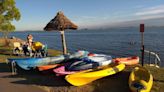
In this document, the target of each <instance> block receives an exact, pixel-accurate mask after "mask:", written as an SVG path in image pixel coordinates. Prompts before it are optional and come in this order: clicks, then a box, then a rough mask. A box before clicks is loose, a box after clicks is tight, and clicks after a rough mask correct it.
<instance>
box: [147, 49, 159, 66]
mask: <svg viewBox="0 0 164 92" xmlns="http://www.w3.org/2000/svg"><path fill="white" fill-rule="evenodd" d="M144 52H145V53H148V58H149V64H150V65H151V64H154V65H155V66H156V67H160V64H161V59H160V58H159V55H158V54H157V53H155V52H152V51H148V50H144ZM151 56H153V57H154V60H151V59H152V58H151Z"/></svg>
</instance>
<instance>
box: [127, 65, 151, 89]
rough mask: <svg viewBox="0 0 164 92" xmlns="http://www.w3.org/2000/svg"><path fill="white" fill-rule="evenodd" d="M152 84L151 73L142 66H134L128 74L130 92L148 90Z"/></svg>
mask: <svg viewBox="0 0 164 92" xmlns="http://www.w3.org/2000/svg"><path fill="white" fill-rule="evenodd" d="M152 85H153V76H152V74H151V73H150V72H149V71H148V70H147V69H146V68H144V67H135V68H134V70H133V71H132V72H131V74H130V76H129V87H130V89H131V91H132V92H150V90H151V88H152Z"/></svg>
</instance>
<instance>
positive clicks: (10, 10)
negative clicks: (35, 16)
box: [0, 0, 21, 38]
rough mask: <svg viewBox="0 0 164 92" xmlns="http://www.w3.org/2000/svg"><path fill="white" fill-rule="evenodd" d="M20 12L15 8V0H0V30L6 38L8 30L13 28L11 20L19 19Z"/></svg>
mask: <svg viewBox="0 0 164 92" xmlns="http://www.w3.org/2000/svg"><path fill="white" fill-rule="evenodd" d="M20 17H21V14H20V12H19V9H18V8H16V5H15V0H0V32H2V33H3V34H4V37H6V38H7V36H8V34H9V32H11V31H14V30H15V26H14V25H13V24H12V23H11V22H12V21H13V20H16V21H18V20H20Z"/></svg>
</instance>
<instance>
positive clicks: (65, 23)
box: [44, 11, 78, 31]
mask: <svg viewBox="0 0 164 92" xmlns="http://www.w3.org/2000/svg"><path fill="white" fill-rule="evenodd" d="M77 28H78V26H77V25H75V24H74V23H72V22H71V21H70V20H69V19H68V18H67V17H66V16H64V14H63V12H61V11H60V12H58V13H57V15H56V16H55V18H53V19H52V20H51V21H50V22H49V23H48V24H47V25H46V27H45V28H44V30H46V31H52V30H58V31H63V30H65V29H77Z"/></svg>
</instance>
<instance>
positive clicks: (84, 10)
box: [13, 0, 164, 31]
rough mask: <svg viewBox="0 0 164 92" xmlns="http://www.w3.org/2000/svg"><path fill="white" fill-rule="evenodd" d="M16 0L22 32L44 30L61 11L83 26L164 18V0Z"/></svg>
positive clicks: (17, 26) (18, 27) (101, 25)
mask: <svg viewBox="0 0 164 92" xmlns="http://www.w3.org/2000/svg"><path fill="white" fill-rule="evenodd" d="M15 1H16V7H17V8H18V9H19V10H20V13H21V19H20V20H19V21H13V24H14V25H15V26H16V30H18V31H27V30H43V28H44V27H45V26H46V24H47V23H48V22H49V21H50V20H51V19H52V18H54V17H55V16H56V14H57V12H58V11H62V12H63V13H64V15H65V16H67V18H68V19H70V20H71V21H72V22H73V23H75V24H77V25H78V26H79V28H80V29H81V28H94V27H103V26H116V25H117V26H119V23H124V22H128V21H141V22H143V21H144V20H151V19H153V20H155V19H159V18H163V19H164V0H15ZM157 22H158V21H157ZM159 22H160V21H159ZM153 23H154V22H153ZM157 24H160V23H157ZM163 25H164V24H163Z"/></svg>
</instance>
